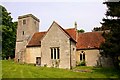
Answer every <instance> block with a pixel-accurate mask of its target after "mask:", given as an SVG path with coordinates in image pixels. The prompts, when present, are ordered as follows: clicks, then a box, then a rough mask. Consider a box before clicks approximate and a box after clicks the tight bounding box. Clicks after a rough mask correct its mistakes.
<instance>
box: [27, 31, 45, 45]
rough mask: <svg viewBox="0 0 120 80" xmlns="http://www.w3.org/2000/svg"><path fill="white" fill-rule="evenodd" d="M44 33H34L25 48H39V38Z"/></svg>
mask: <svg viewBox="0 0 120 80" xmlns="http://www.w3.org/2000/svg"><path fill="white" fill-rule="evenodd" d="M45 33H46V32H36V33H35V34H34V35H33V36H32V38H31V40H30V42H29V43H28V45H27V47H31V46H41V38H42V37H43V36H44V34H45Z"/></svg>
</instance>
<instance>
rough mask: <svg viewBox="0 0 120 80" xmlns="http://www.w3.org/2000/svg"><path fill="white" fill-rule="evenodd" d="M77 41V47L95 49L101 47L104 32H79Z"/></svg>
mask: <svg viewBox="0 0 120 80" xmlns="http://www.w3.org/2000/svg"><path fill="white" fill-rule="evenodd" d="M77 41H78V42H77V44H76V47H77V49H94V48H99V47H100V44H101V43H103V42H104V41H105V39H104V38H103V36H102V32H87V33H79V34H78V40H77Z"/></svg>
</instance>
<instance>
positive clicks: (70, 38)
mask: <svg viewBox="0 0 120 80" xmlns="http://www.w3.org/2000/svg"><path fill="white" fill-rule="evenodd" d="M39 22H40V20H39V19H38V18H36V17H35V16H34V15H32V14H27V15H23V16H19V17H18V26H17V39H16V51H15V61H17V62H22V63H28V64H36V65H40V66H47V67H58V68H65V69H66V68H68V69H70V68H72V67H75V66H76V65H77V64H79V63H81V62H83V61H85V63H86V66H98V65H101V64H104V63H103V61H102V62H101V61H100V56H101V55H100V50H99V47H100V44H101V43H103V42H104V41H105V40H104V38H103V37H102V32H86V33H78V32H77V24H76V23H75V26H74V28H69V29H64V28H63V27H61V26H60V25H59V24H58V23H57V22H55V21H53V23H52V24H51V26H50V27H49V29H48V30H47V31H44V32H38V31H39ZM104 62H105V61H104ZM106 63H107V62H106Z"/></svg>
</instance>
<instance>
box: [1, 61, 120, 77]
mask: <svg viewBox="0 0 120 80" xmlns="http://www.w3.org/2000/svg"><path fill="white" fill-rule="evenodd" d="M2 78H120V71H118V70H116V69H113V68H112V69H111V68H95V67H85V66H80V67H76V68H74V69H72V70H66V69H58V68H48V67H38V66H34V65H28V64H19V63H15V62H14V61H7V60H3V61H2Z"/></svg>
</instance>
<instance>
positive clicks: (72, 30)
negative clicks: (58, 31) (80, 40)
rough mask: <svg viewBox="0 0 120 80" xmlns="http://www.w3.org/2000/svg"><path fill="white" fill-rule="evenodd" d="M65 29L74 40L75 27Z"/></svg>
mask: <svg viewBox="0 0 120 80" xmlns="http://www.w3.org/2000/svg"><path fill="white" fill-rule="evenodd" d="M65 31H66V32H67V33H68V34H69V35H70V36H71V37H72V38H73V39H74V40H75V41H76V29H75V28H70V29H65Z"/></svg>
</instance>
